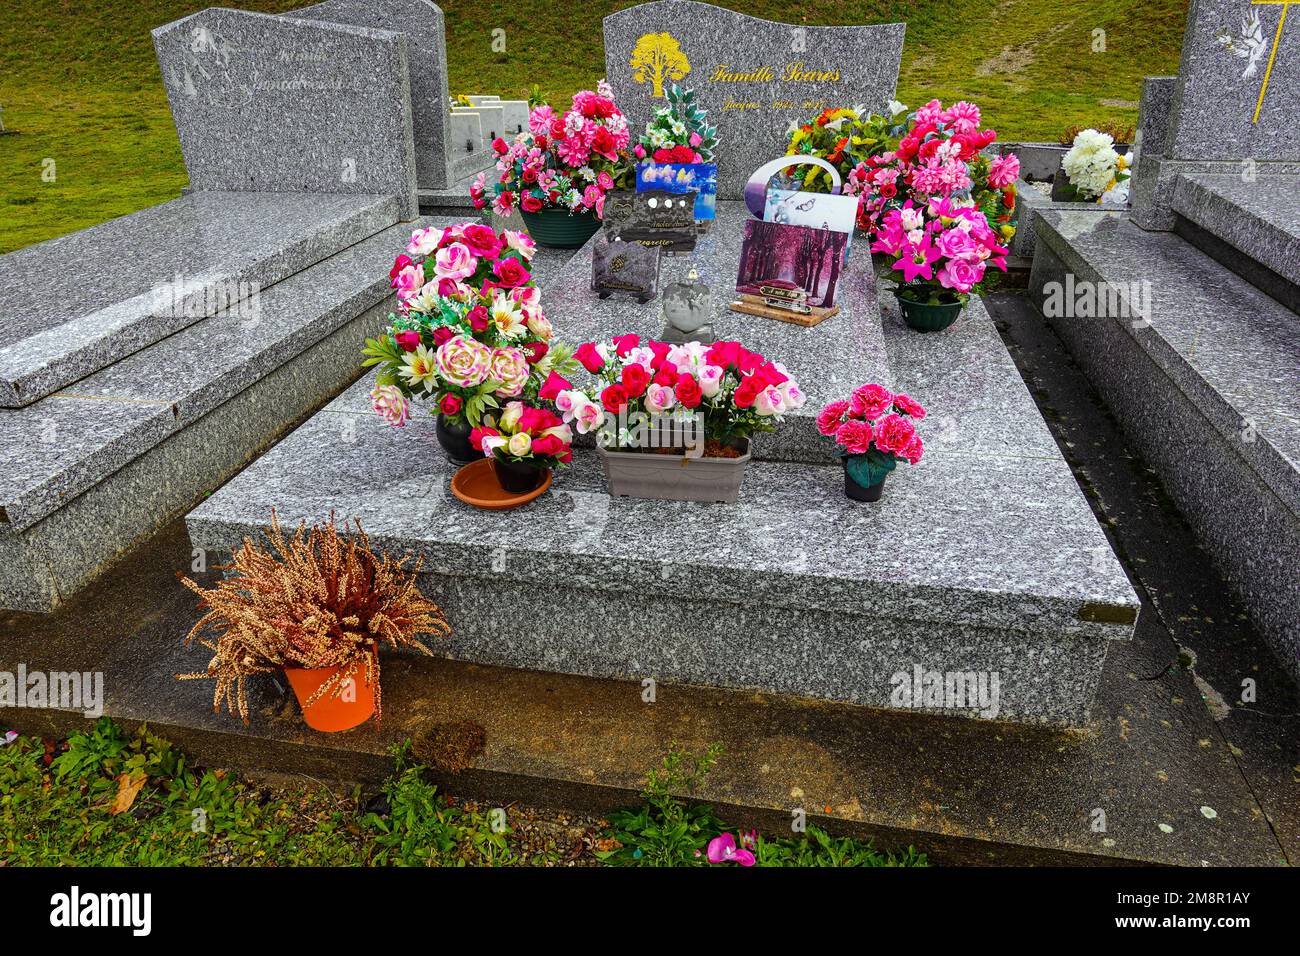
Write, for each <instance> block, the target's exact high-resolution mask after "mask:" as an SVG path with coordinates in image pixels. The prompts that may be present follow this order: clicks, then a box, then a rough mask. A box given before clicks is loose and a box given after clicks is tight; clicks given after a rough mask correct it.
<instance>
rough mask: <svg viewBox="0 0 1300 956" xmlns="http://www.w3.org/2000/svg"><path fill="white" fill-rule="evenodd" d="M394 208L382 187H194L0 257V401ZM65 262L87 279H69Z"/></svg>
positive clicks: (202, 310) (107, 359) (350, 237)
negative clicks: (342, 190)
mask: <svg viewBox="0 0 1300 956" xmlns="http://www.w3.org/2000/svg"><path fill="white" fill-rule="evenodd" d="M397 219H398V207H397V203H396V201H395V200H393V199H392V198H388V197H384V196H369V195H354V196H344V195H319V196H308V195H303V194H294V193H230V192H195V193H191V194H189V195H187V196H183V197H181V198H180V199H174V200H172V201H171V202H167V203H163V204H162V205H160V206H153V207H151V208H149V209H145V210H142V211H140V212H137V213H133V214H131V215H129V216H123V217H122V218H120V219H113V220H111V221H109V222H106V223H103V224H102V225H98V226H92V227H91V228H89V229H84V230H81V231H79V232H74V233H70V234H69V235H66V236H61V237H59V238H58V239H51V240H49V241H48V242H42V243H38V244H37V245H34V246H28V247H27V248H26V249H20V250H18V251H17V252H11V253H9V254H7V255H5V256H0V407H3V406H8V407H13V406H19V405H26V404H30V403H31V402H33V401H36V400H37V399H39V398H40V397H41V396H43V395H48V394H49V393H50V392H52V391H54V390H55V389H57V388H59V387H60V386H63V385H67V384H68V383H69V382H73V381H76V380H77V379H79V378H82V377H83V376H85V375H87V374H89V373H91V372H94V371H95V370H96V369H100V368H103V367H105V366H106V365H109V364H111V363H112V362H114V361H116V360H117V359H120V358H122V357H124V356H127V355H131V354H132V353H134V352H137V351H139V350H140V349H142V348H145V347H146V346H148V345H150V344H152V343H154V342H157V341H158V340H160V339H162V338H164V337H166V336H168V335H171V334H172V333H174V332H176V331H177V330H178V329H181V328H184V327H186V326H188V325H191V324H193V323H194V322H197V321H198V320H199V319H201V318H202V317H203V316H204V315H206V314H211V313H210V311H209V309H208V307H206V303H212V302H215V301H216V297H215V295H213V294H212V291H211V290H214V289H220V290H222V291H225V292H231V293H233V296H232V297H233V298H239V297H241V296H242V297H250V293H251V292H253V291H255V290H256V289H258V288H266V287H268V286H271V285H273V284H274V283H276V282H278V281H279V280H280V279H283V278H284V277H285V276H289V275H293V274H294V273H295V272H298V271H300V270H302V269H305V268H307V267H308V266H310V265H312V264H313V263H316V262H319V261H320V260H321V259H324V258H326V257H328V256H331V255H333V254H334V253H336V252H338V251H339V250H341V249H345V248H347V247H348V246H351V245H353V244H354V243H357V242H359V241H361V240H362V239H364V238H366V237H367V236H371V235H373V234H374V233H376V232H378V231H379V230H381V229H384V228H386V227H387V226H390V225H392V224H393V223H395V222H397ZM71 262H76V263H79V264H80V265H79V268H81V269H84V270H86V273H87V274H92V275H94V276H95V280H94V281H93V282H69V281H68V263H71ZM178 276H180V277H181V280H182V285H181V287H180V290H179V291H178V292H177V293H176V294H175V295H174V296H173V295H172V294H171V291H170V290H172V289H173V288H175V287H176V280H177V277H178ZM173 303H175V305H176V308H175V309H172V308H171V305H172V304H173ZM160 305H161V307H160Z"/></svg>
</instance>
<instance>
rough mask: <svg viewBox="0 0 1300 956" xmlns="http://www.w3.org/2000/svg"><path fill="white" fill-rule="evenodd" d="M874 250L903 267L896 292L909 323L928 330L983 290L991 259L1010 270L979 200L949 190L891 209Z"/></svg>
mask: <svg viewBox="0 0 1300 956" xmlns="http://www.w3.org/2000/svg"><path fill="white" fill-rule="evenodd" d="M876 235H877V239H876V241H875V242H873V243H872V244H871V251H872V252H878V253H883V254H884V255H886V256H888V257H889V258H890V259H891V260H892V262H893V268H894V269H895V270H897V271H899V272H901V273H902V278H901V280H900V281H899V284H898V287H897V289H896V290H895V296H896V297H897V298H898V301H899V305H900V307H901V308H902V311H903V317H904V319H905V320H906V321H907V323H908V325H910V326H912V327H913V328H915V329H918V330H919V331H923V332H933V331H939V330H941V329H945V328H947V327H948V326H950V325H952V323H953V322H955V321H956V319H957V316H958V314H959V313H960V312H961V309H962V307H963V306H964V305H965V304H966V301H967V300H968V299H969V298H970V296H971V295H975V294H978V293H979V291H980V286H981V283H982V282H983V281H984V277H985V273H986V272H987V269H988V266H989V265H990V264H991V265H993V266H994V267H996V268H998V269H1001V270H1002V271H1003V272H1005V271H1006V268H1007V265H1006V255H1007V250H1006V248H1005V247H1003V246H1001V245H999V244H998V236H997V234H996V233H995V232H994V231H993V229H992V228H991V227H990V226H989V223H988V220H987V219H986V218H985V216H984V213H982V212H980V211H979V210H978V209H976V208H975V207H974V206H970V205H962V204H960V202H959V201H957V200H953V199H949V198H946V197H944V196H934V197H931V198H930V199H929V201H922V202H921V203H919V204H918V203H914V202H913V201H912V200H911V199H908V200H907V201H906V202H904V203H903V205H902V206H901V207H899V208H896V209H891V210H890V211H889V212H888V213H886V214H885V216H884V220H883V221H882V222H881V223H880V225H879V227H878V228H877V231H876Z"/></svg>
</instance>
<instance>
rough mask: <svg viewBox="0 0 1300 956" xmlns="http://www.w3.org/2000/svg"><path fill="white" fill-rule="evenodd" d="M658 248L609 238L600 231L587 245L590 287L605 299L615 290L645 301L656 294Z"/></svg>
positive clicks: (658, 261) (659, 254)
mask: <svg viewBox="0 0 1300 956" xmlns="http://www.w3.org/2000/svg"><path fill="white" fill-rule="evenodd" d="M661 251H662V250H661V249H660V248H659V247H658V246H644V245H642V244H641V243H639V242H623V241H622V240H621V239H615V240H610V239H609V238H608V237H606V236H605V235H604V234H603V233H602V234H600V235H598V236H596V239H595V242H593V243H592V247H591V271H592V279H591V288H592V291H593V292H595V293H597V294H598V295H599V296H600V298H602V299H606V298H608V297H609V296H610V295H611V294H613V293H615V292H619V293H623V294H625V295H631V296H633V297H634V298H636V299H637V301H639V302H643V303H644V302H649V301H650V300H651V299H653V298H654V297H655V296H656V295H657V294H658V293H659V264H660V260H661Z"/></svg>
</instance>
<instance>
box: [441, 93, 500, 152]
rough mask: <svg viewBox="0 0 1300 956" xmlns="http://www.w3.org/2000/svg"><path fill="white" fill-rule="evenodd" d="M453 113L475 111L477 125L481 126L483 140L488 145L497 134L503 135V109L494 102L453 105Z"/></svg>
mask: <svg viewBox="0 0 1300 956" xmlns="http://www.w3.org/2000/svg"><path fill="white" fill-rule="evenodd" d="M452 112H453V113H462V112H463V113H477V114H478V121H479V125H480V126H482V128H483V142H484V143H486V144H487V145H488V146H491V145H492V141H493V140H494V139H496V138H497V137H498V136H502V135H504V133H503V131H504V130H505V128H506V122H505V111H504V110H503V109H502V108H501V107H500V106H497V105H496V104H495V103H489V102H483V103H480V104H478V105H477V106H472V107H471V106H455V107H452Z"/></svg>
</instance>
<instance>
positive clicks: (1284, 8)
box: [1250, 0, 1292, 124]
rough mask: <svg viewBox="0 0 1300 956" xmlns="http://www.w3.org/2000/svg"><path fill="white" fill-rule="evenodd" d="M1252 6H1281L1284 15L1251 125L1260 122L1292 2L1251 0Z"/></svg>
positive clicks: (1265, 70)
mask: <svg viewBox="0 0 1300 956" xmlns="http://www.w3.org/2000/svg"><path fill="white" fill-rule="evenodd" d="M1250 3H1251V6H1280V7H1281V8H1282V15H1281V16H1280V17H1278V19H1277V32H1276V33H1275V34H1274V35H1273V49H1272V50H1270V51H1269V54H1268V65H1267V66H1266V67H1264V82H1263V83H1262V84H1261V85H1260V87H1259V99H1258V100H1256V101H1255V115H1254V117H1253V118H1252V119H1251V123H1252V124H1254V123H1258V122H1259V111H1260V110H1261V109H1263V108H1264V94H1265V93H1267V92H1268V78H1269V76H1270V74H1272V72H1273V61H1274V60H1275V59H1277V48H1278V46H1279V45H1280V44H1281V42H1282V28H1283V27H1284V26H1286V11H1287V8H1288V7H1289V6H1291V3H1292V0H1250Z"/></svg>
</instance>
